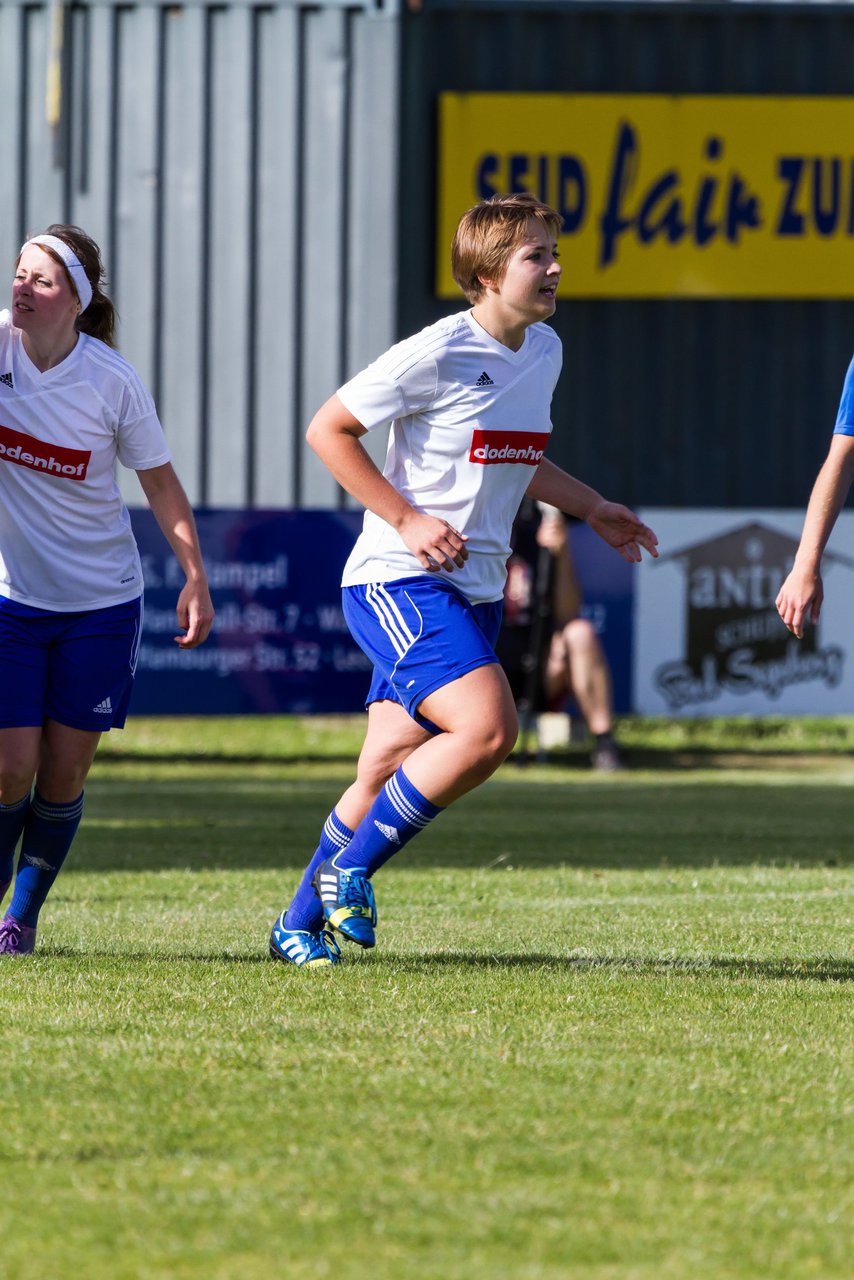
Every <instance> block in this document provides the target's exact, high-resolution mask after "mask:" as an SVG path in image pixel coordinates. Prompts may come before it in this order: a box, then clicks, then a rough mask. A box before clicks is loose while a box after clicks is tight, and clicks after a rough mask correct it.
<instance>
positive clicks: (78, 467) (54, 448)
mask: <svg viewBox="0 0 854 1280" xmlns="http://www.w3.org/2000/svg"><path fill="white" fill-rule="evenodd" d="M91 457H92V451H91V449H64V448H63V447H62V446H61V445H58V444H46V443H45V441H44V440H37V439H36V437H35V436H28V435H25V434H24V432H23V431H14V430H13V429H12V428H11V427H4V426H2V425H0V462H14V463H15V464H16V466H19V467H29V468H30V469H31V470H32V471H44V472H45V473H46V474H47V475H53V476H64V477H65V478H66V479H67V480H85V479H86V471H87V469H88V466H89V459H90V458H91Z"/></svg>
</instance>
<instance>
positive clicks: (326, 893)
mask: <svg viewBox="0 0 854 1280" xmlns="http://www.w3.org/2000/svg"><path fill="white" fill-rule="evenodd" d="M311 883H312V884H313V885H314V891H315V893H316V894H317V896H318V898H320V902H321V905H322V907H323V914H324V916H325V917H326V923H327V924H329V925H331V926H332V928H333V929H337V930H338V932H339V933H340V934H341V935H342V936H343V937H345V938H346V939H347V941H348V942H356V943H358V945H359V946H360V947H372V946H374V944H375V943H376V940H377V939H376V935H375V933H374V925H375V924H376V922H377V904H376V899H375V898H374V887H373V885H372V884H371V882H370V880H369V879H368V878H367V876H360V875H356V874H355V872H354V871H343V870H340V869H339V868H338V867H336V866H335V862H334V860H333V859H332V858H328V859H327V861H326V862H321V864H320V866H319V867H318V868H317V870H316V871H315V873H314V875H313V876H312V879H311Z"/></svg>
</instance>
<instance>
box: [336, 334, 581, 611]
mask: <svg viewBox="0 0 854 1280" xmlns="http://www.w3.org/2000/svg"><path fill="white" fill-rule="evenodd" d="M560 366H561V345H560V339H559V338H558V336H557V334H556V333H555V331H554V330H553V329H551V328H550V327H549V326H548V325H546V324H534V325H531V326H530V327H529V328H528V329H526V331H525V339H524V342H523V343H522V346H521V347H520V349H519V350H518V351H511V350H510V349H509V347H505V346H503V345H502V344H501V343H500V342H498V341H496V339H495V338H493V337H491V336H490V334H488V333H487V332H486V330H485V329H484V328H483V327H482V326H481V325H479V324H478V322H477V320H475V318H474V316H473V315H472V313H471V312H470V311H463V312H458V313H457V314H456V315H453V316H449V317H447V318H446V319H444V320H439V321H437V322H436V323H435V324H432V325H429V326H428V327H427V328H426V329H422V331H421V332H420V333H417V334H415V335H414V337H411V338H407V339H406V340H405V341H403V342H400V343H398V344H397V345H396V346H394V347H391V349H390V350H389V351H387V352H386V353H385V355H382V356H380V358H379V359H378V360H376V361H374V363H373V364H371V365H369V367H368V368H367V369H365V370H363V371H362V372H361V373H359V374H357V375H356V377H355V378H352V379H351V381H350V382H347V383H345V385H344V386H343V387H342V388H341V389H340V391H339V392H338V396H339V399H340V400H341V401H342V403H343V404H344V405H345V407H346V408H347V409H349V411H350V412H351V413H352V414H353V416H354V417H355V418H357V419H358V420H359V422H360V423H361V424H362V426H363V427H365V428H366V429H367V430H368V431H373V430H375V429H377V428H378V427H388V426H389V425H390V426H391V432H390V435H389V445H388V454H387V456H386V461H385V466H384V467H383V475H384V476H385V478H386V479H387V480H388V481H390V483H391V484H392V485H394V487H395V489H397V490H398V492H400V493H401V494H403V496H404V497H405V498H406V499H407V501H408V502H410V503H411V504H412V506H413V507H415V508H416V510H418V511H422V512H425V513H426V514H428V515H431V516H438V517H439V518H440V519H443V520H447V521H448V523H449V524H451V525H453V527H454V528H455V529H458V530H459V532H460V533H464V534H466V535H467V536H468V542H467V543H466V547H467V550H468V553H469V558H468V560H467V561H466V563H465V564H464V565H463V567H462V568H461V569H454V571H453V572H452V573H448V572H447V571H446V570H442V571H441V573H442V576H443V577H447V578H448V579H449V581H451V582H453V584H454V586H456V587H458V588H459V590H460V591H462V592H463V594H464V595H466V596H467V597H468V599H469V600H470V601H471V602H472V603H473V604H481V603H484V602H487V601H490V600H500V599H501V597H502V595H503V592H504V579H505V577H506V564H507V557H508V556H509V555H510V532H511V529H512V526H513V520H514V518H515V515H516V512H517V511H518V509H519V504H520V503H521V501H522V498H523V497H524V495H525V491H526V489H527V488H528V485H529V484H530V483H531V480H532V479H533V477H534V472H535V470H536V468H537V467H538V466H539V463H540V461H541V459H542V457H543V453H544V451H545V447H546V445H547V443H548V438H549V434H550V432H551V426H552V424H551V410H550V406H551V399H552V393H553V391H554V387H555V383H556V382H557V379H558V374H559V373H560ZM420 573H425V574H426V573H427V570H426V569H424V568H423V567H422V565H421V564H420V563H419V561H418V559H417V558H416V557H415V556H414V555H413V554H412V552H411V551H409V550H408V548H407V547H406V545H405V543H404V542H403V539H402V538H401V537H400V535H399V534H398V533H397V532H396V531H395V530H394V529H393V528H392V527H391V525H389V524H387V523H386V522H385V521H384V520H381V519H380V518H379V516H376V515H374V514H373V513H372V512H370V511H367V512H366V513H365V520H364V525H363V529H362V533H361V534H360V536H359V539H358V541H357V543H356V545H355V547H354V548H353V551H352V553H351V555H350V558H349V559H348V561H347V564H346V565H345V567H344V576H343V586H345V587H351V586H356V585H358V584H360V583H366V582H390V581H393V580H394V579H395V578H405V577H409V576H411V575H412V574H420ZM431 576H432V575H431Z"/></svg>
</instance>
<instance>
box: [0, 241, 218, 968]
mask: <svg viewBox="0 0 854 1280" xmlns="http://www.w3.org/2000/svg"><path fill="white" fill-rule="evenodd" d="M102 282H103V268H102V265H101V255H100V251H99V249H98V246H97V245H96V244H95V242H94V241H93V240H92V239H91V238H90V237H89V236H87V235H86V234H85V233H84V232H83V231H81V230H80V228H79V227H72V226H64V225H54V226H50V227H48V228H47V230H46V231H45V232H43V233H40V234H37V235H33V236H31V237H30V238H29V239H28V240H27V241H26V243H25V244H24V245H23V247H22V248H21V250H20V253H19V254H18V258H17V261H16V263H15V273H14V279H13V282H12V298H11V308H10V309H9V310H6V311H0V902H2V900H3V899H4V897H5V895H6V893H7V891H8V889H9V888H10V886H11V884H12V881H13V877H14V891H13V895H12V899H11V902H10V904H9V907H8V910H7V911H6V914H5V916H4V917H3V919H2V920H0V957H2V956H23V955H27V954H29V953H30V952H32V951H33V949H34V946H35V941H36V928H37V924H38V919H39V912H40V910H41V908H42V906H43V904H44V902H45V899H46V898H47V895H48V893H49V891H50V889H51V886H52V885H53V882H54V880H55V879H56V877H57V875H58V873H59V870H60V868H61V866H62V864H63V862H64V860H65V858H66V856H67V854H68V852H69V850H70V848H71V843H72V841H73V839H74V836H75V834H76V831H77V827H78V825H79V823H80V818H81V816H82V812H83V785H84V782H85V780H86V777H87V774H88V772H89V769H90V767H91V765H92V761H93V759H94V757H95V752H96V749H97V747H98V742H99V740H100V737H101V734H102V733H103V732H106V731H108V730H110V729H120V728H121V727H122V726H123V725H124V722H125V717H126V715H127V710H128V703H129V701H130V695H131V688H132V685H133V678H134V670H135V666H136V658H137V653H138V648H139V638H140V628H141V619H142V588H143V583H142V570H141V566H140V559H139V553H138V551H137V547H136V543H135V542H134V538H133V534H132V532H131V525H130V517H129V515H128V512H127V509H126V507H125V505H124V503H123V501H122V498H121V495H120V493H119V489H118V485H117V483H116V479H115V475H114V471H115V467H114V464H115V462H116V460H118V461H119V462H120V463H122V465H123V466H125V467H129V468H131V469H132V470H134V471H136V473H137V475H138V476H139V480H140V484H141V486H142V490H143V492H144V494H145V496H146V498H147V500H148V503H149V505H150V507H151V509H152V511H153V513H154V516H155V518H156V520H157V522H158V524H159V525H160V528H161V529H162V530H163V533H164V535H165V536H166V538H167V540H168V542H169V544H170V546H171V547H172V550H173V551H174V553H175V556H176V558H177V559H178V562H179V563H180V565H181V568H182V570H183V571H184V573H185V575H186V583H185V585H184V587H183V589H182V591H181V593H180V596H179V598H178V604H177V621H178V628H179V630H180V634H178V635H177V636H176V637H175V640H176V643H177V644H178V645H179V646H180V647H181V648H184V649H191V648H194V647H195V646H196V645H198V644H201V643H202V641H203V640H205V638H206V637H207V635H208V632H209V631H210V628H211V623H212V621H213V606H212V604H211V599H210V594H209V592H208V585H207V578H206V575H205V569H204V564H203V562H202V555H201V551H200V548H199V541H198V535H197V532H196V525H195V521H194V519H193V513H192V510H191V507H190V504H189V502H188V500H187V496H186V494H185V493H184V490H183V489H182V487H181V484H180V482H179V480H178V477H177V476H176V474H175V472H174V470H173V468H172V463H171V461H170V454H169V449H168V447H167V445H166V440H165V438H164V435H163V429H162V427H161V425H160V422H159V420H158V417H157V411H156V409H155V406H154V402H153V400H152V398H151V396H150V394H149V392H148V391H147V390H146V388H145V387H144V385H143V383H142V381H141V379H140V377H139V375H138V374H137V373H136V371H135V369H134V368H133V367H132V366H131V365H130V364H129V363H128V362H127V360H125V359H123V358H122V356H120V355H119V354H118V352H116V351H115V350H114V348H113V343H114V329H115V318H116V317H115V309H114V307H113V304H112V302H111V301H110V299H109V297H108V296H107V294H106V293H105V292H104V290H103V287H102ZM19 846H20V853H19V856H18V866H17V875H15V874H14V857H15V851H16V849H18V847H19Z"/></svg>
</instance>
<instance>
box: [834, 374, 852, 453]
mask: <svg viewBox="0 0 854 1280" xmlns="http://www.w3.org/2000/svg"><path fill="white" fill-rule="evenodd" d="M833 434H834V435H835V436H854V359H852V361H851V363H850V364H849V366H848V372H847V373H846V375H845V381H844V383H843V384H842V399H841V400H840V401H839V412H838V413H837V415H836V425H835V427H834V428H833Z"/></svg>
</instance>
